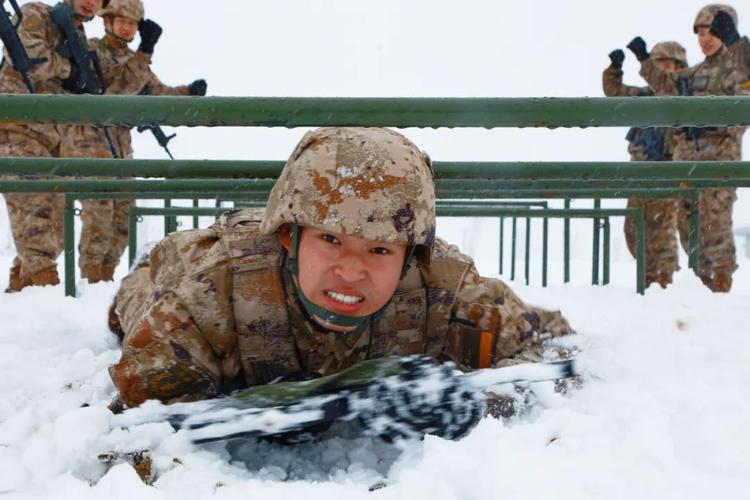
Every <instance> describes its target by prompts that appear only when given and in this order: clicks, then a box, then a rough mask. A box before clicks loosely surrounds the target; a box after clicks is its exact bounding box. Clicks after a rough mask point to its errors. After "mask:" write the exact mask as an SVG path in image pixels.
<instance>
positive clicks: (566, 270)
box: [563, 198, 570, 283]
mask: <svg viewBox="0 0 750 500" xmlns="http://www.w3.org/2000/svg"><path fill="white" fill-rule="evenodd" d="M564 206H565V210H570V199H569V198H566V199H565V205H564ZM563 224H564V226H563V282H564V283H570V219H565V221H563Z"/></svg>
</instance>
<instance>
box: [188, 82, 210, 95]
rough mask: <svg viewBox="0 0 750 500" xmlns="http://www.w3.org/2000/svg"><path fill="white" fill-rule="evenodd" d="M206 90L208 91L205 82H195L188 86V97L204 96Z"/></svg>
mask: <svg viewBox="0 0 750 500" xmlns="http://www.w3.org/2000/svg"><path fill="white" fill-rule="evenodd" d="M206 90H208V84H206V80H196V81H194V82H193V83H191V84H190V85H188V94H189V95H196V96H204V95H206Z"/></svg>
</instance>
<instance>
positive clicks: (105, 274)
mask: <svg viewBox="0 0 750 500" xmlns="http://www.w3.org/2000/svg"><path fill="white" fill-rule="evenodd" d="M101 276H102V281H114V279H115V268H114V267H111V266H106V265H105V266H102V274H101Z"/></svg>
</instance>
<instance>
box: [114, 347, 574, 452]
mask: <svg viewBox="0 0 750 500" xmlns="http://www.w3.org/2000/svg"><path fill="white" fill-rule="evenodd" d="M576 375H578V370H577V365H576V361H575V360H573V359H570V360H564V361H557V362H553V363H527V364H521V365H514V366H509V367H504V368H494V369H484V370H479V371H475V372H471V373H465V374H464V373H460V372H457V371H456V370H455V368H454V365H453V364H452V363H446V364H442V365H440V364H437V363H435V362H434V360H433V359H432V358H429V357H426V356H410V357H401V358H399V357H392V358H382V359H376V360H369V361H365V362H362V363H360V364H358V365H355V366H353V367H351V368H349V369H347V370H343V371H341V372H339V373H336V374H334V375H330V376H327V377H323V378H319V379H315V380H310V381H305V382H281V383H277V384H268V385H263V386H257V387H251V388H249V389H245V390H242V391H238V392H236V393H234V394H232V395H230V396H227V397H222V398H216V399H211V400H206V401H197V402H193V403H177V404H173V405H167V406H165V405H161V404H160V403H157V402H147V403H145V404H144V405H142V406H141V407H139V408H134V409H131V410H127V411H126V412H124V413H123V414H121V415H118V416H116V417H115V420H114V422H113V423H114V424H115V425H120V426H131V425H137V424H141V423H149V422H155V421H168V422H169V423H170V424H171V425H172V426H173V427H174V428H175V429H177V430H181V431H184V432H186V433H188V437H189V438H190V440H191V441H192V442H194V443H207V442H212V441H222V440H228V439H234V438H245V437H254V438H271V439H274V440H280V441H284V442H300V441H307V440H310V439H315V437H316V436H318V435H319V434H320V433H321V432H323V431H325V430H326V429H328V428H329V427H330V426H331V425H332V424H334V423H336V422H349V423H353V424H355V425H356V427H357V428H358V429H359V431H360V434H361V435H365V436H380V437H382V438H385V439H389V440H391V439H394V438H421V437H422V436H424V435H425V434H436V435H438V436H442V437H444V438H446V439H457V438H460V437H462V436H464V435H466V434H467V433H468V432H469V431H470V430H471V429H472V428H473V427H474V426H475V425H476V424H477V423H478V422H479V421H480V420H481V419H482V417H484V415H485V410H486V402H485V395H484V393H483V392H482V391H483V390H485V389H489V388H491V387H493V386H497V385H500V384H512V383H522V382H538V381H544V380H556V379H563V378H568V377H573V376H576Z"/></svg>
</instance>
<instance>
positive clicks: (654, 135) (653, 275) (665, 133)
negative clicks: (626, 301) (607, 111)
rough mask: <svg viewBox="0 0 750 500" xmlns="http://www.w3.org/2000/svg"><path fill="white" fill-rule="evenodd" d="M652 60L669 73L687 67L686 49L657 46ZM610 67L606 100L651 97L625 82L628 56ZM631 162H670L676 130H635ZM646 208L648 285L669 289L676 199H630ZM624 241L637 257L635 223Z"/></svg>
mask: <svg viewBox="0 0 750 500" xmlns="http://www.w3.org/2000/svg"><path fill="white" fill-rule="evenodd" d="M651 57H653V58H654V60H655V61H656V64H657V65H658V66H659V67H660V68H661V69H662V70H663V71H664V72H666V73H674V72H675V71H679V70H681V69H684V68H686V67H687V65H688V64H687V56H686V55H685V49H684V48H683V47H682V46H681V45H680V44H679V43H677V42H661V43H657V44H656V45H654V49H653V50H652V51H651ZM609 58H610V61H611V64H610V66H609V67H608V68H607V69H605V70H604V73H603V74H602V87H603V89H604V94H605V95H606V96H607V97H626V96H630V97H640V96H652V95H654V92H653V90H651V89H650V88H649V87H633V86H630V85H625V84H624V83H623V81H622V75H623V72H622V63H623V61H624V60H625V53H624V52H623V51H622V50H620V49H617V50H614V51H612V52H611V53H610V54H609ZM626 138H627V140H628V143H629V144H628V152H629V153H630V159H631V161H670V160H672V155H673V147H674V144H673V130H672V129H671V128H667V127H649V128H637V127H633V128H631V129H630V130H629V131H628V135H627V136H626ZM641 207H642V208H643V211H644V217H645V220H646V286H649V285H650V284H651V283H654V282H655V283H658V284H659V285H661V287H662V288H666V287H667V286H668V285H669V284H670V283H672V275H673V274H674V272H675V271H677V270H678V269H679V267H680V266H679V264H678V256H677V200H670V199H660V198H631V199H629V200H628V208H641ZM625 240H626V241H627V244H628V250H630V253H631V255H633V257H635V221H634V220H633V218H632V217H627V218H626V219H625Z"/></svg>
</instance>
